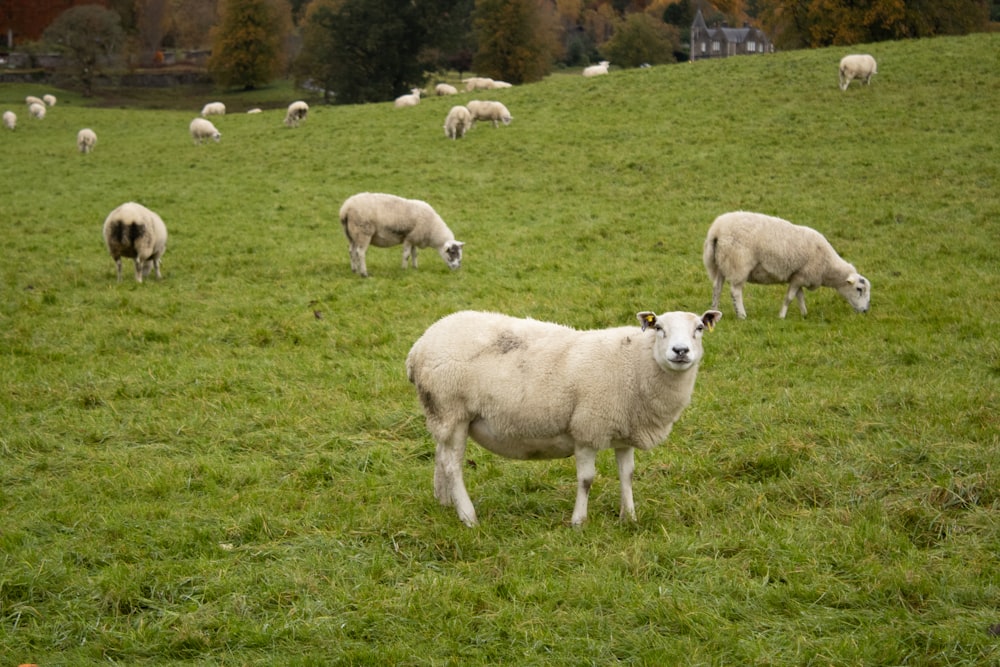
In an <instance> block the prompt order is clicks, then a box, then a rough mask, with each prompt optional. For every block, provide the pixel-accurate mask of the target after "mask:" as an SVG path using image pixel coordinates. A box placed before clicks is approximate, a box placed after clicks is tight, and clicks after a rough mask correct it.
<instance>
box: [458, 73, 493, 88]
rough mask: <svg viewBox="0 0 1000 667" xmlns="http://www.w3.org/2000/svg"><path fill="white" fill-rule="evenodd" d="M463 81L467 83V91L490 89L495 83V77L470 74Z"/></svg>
mask: <svg viewBox="0 0 1000 667" xmlns="http://www.w3.org/2000/svg"><path fill="white" fill-rule="evenodd" d="M462 83H464V84H465V92H472V91H473V90H489V89H490V88H491V87H492V85H493V79H491V78H489V77H488V76H470V77H469V78H468V79H462Z"/></svg>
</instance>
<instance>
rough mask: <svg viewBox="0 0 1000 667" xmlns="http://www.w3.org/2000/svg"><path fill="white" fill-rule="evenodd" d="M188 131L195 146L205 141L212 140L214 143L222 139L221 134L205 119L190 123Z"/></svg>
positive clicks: (197, 119)
mask: <svg viewBox="0 0 1000 667" xmlns="http://www.w3.org/2000/svg"><path fill="white" fill-rule="evenodd" d="M188 129H189V130H190V131H191V138H192V139H194V143H196V144H200V143H201V142H202V141H204V140H205V139H214V140H215V141H216V142H218V141H219V140H220V139H222V133H221V132H219V131H218V130H217V129H216V128H215V125H213V124H212V121H210V120H208V119H205V118H195V119H194V120H192V121H191V124H190V125H189V126H188Z"/></svg>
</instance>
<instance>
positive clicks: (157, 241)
mask: <svg viewBox="0 0 1000 667" xmlns="http://www.w3.org/2000/svg"><path fill="white" fill-rule="evenodd" d="M104 243H105V245H106V246H107V247H108V252H109V253H111V258H112V259H113V260H115V266H116V267H117V268H118V282H121V281H122V257H131V258H133V259H134V260H135V279H136V280H137V281H138V282H140V283H141V282H142V279H143V278H145V277H146V276H148V275H149V272H150V270H152V269H155V270H156V277H157V278H161V277H162V276H161V275H160V260H161V259H162V258H163V253H164V252H166V250H167V227H166V225H164V224H163V220H162V219H161V218H160V216H158V215H157V214H156V213H154V212H153V211H150V210H149V209H148V208H146V207H145V206H143V205H142V204H136V203H135V202H126V203H124V204H122V205H121V206H119V207H118V208H116V209H115V210H113V211H111V213H109V214H108V217H107V218H106V219H105V220H104Z"/></svg>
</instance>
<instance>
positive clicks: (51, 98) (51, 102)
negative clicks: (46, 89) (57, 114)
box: [42, 95, 56, 107]
mask: <svg viewBox="0 0 1000 667" xmlns="http://www.w3.org/2000/svg"><path fill="white" fill-rule="evenodd" d="M42 101H44V102H45V104H47V105H48V106H50V107H54V106H55V105H56V96H55V95H42Z"/></svg>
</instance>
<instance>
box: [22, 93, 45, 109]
mask: <svg viewBox="0 0 1000 667" xmlns="http://www.w3.org/2000/svg"><path fill="white" fill-rule="evenodd" d="M24 103H25V104H27V105H28V106H29V107H30V106H31V105H32V104H41V105H42V106H45V100H43V99H42V98H40V97H35V96H34V95H28V96H27V97H25V98H24Z"/></svg>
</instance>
